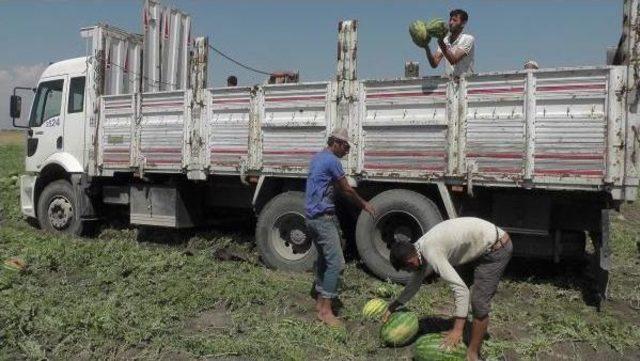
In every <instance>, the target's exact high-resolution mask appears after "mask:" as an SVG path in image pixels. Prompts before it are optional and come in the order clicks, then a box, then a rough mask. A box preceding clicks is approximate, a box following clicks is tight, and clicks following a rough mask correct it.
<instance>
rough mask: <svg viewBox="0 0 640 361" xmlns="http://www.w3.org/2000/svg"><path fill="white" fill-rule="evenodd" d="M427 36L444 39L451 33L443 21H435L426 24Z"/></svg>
mask: <svg viewBox="0 0 640 361" xmlns="http://www.w3.org/2000/svg"><path fill="white" fill-rule="evenodd" d="M426 29H427V34H428V35H429V36H432V37H434V38H438V39H443V38H444V37H445V36H447V33H449V29H448V28H447V24H446V23H445V22H444V20H442V19H433V20H430V21H429V22H428V23H426Z"/></svg>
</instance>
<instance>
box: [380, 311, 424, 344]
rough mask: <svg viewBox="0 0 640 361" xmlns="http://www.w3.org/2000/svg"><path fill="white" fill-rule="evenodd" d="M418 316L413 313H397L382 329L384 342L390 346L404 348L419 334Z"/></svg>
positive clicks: (390, 317)
mask: <svg viewBox="0 0 640 361" xmlns="http://www.w3.org/2000/svg"><path fill="white" fill-rule="evenodd" d="M418 328H419V325H418V316H416V314H415V313H413V312H396V313H393V314H392V315H391V316H389V319H388V320H387V322H386V323H385V324H384V325H382V327H381V328H380V337H381V338H382V341H383V342H384V343H385V344H387V345H389V346H404V345H407V344H408V343H410V342H411V340H412V339H413V338H414V337H415V336H416V334H417V333H418Z"/></svg>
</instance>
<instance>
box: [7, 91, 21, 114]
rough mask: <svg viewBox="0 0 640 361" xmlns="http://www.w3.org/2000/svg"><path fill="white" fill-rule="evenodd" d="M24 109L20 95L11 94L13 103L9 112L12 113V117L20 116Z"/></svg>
mask: <svg viewBox="0 0 640 361" xmlns="http://www.w3.org/2000/svg"><path fill="white" fill-rule="evenodd" d="M21 110H22V98H21V97H20V96H19V95H12V96H11V104H10V105H9V113H10V114H11V118H13V119H14V120H15V119H18V118H20V113H21Z"/></svg>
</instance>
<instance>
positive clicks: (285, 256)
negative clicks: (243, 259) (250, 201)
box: [256, 192, 317, 272]
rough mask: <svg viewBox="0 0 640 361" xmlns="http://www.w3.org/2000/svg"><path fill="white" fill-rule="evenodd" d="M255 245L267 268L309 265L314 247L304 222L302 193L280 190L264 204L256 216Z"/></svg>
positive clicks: (299, 268)
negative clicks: (278, 193) (282, 191)
mask: <svg viewBox="0 0 640 361" xmlns="http://www.w3.org/2000/svg"><path fill="white" fill-rule="evenodd" d="M256 245H257V247H258V250H259V252H260V257H261V258H262V261H263V262H264V263H265V264H266V265H267V267H269V268H274V269H279V270H285V271H298V272H299V271H308V270H310V269H312V268H313V263H314V262H315V260H316V258H317V251H316V249H315V247H313V245H312V242H311V237H309V233H308V232H307V229H306V226H305V217H304V193H302V192H286V193H282V194H280V195H278V196H276V197H275V198H273V199H272V200H271V201H269V203H267V204H266V205H265V207H264V208H263V209H262V211H261V212H260V215H259V216H258V224H257V225H256Z"/></svg>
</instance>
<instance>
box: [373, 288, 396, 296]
mask: <svg viewBox="0 0 640 361" xmlns="http://www.w3.org/2000/svg"><path fill="white" fill-rule="evenodd" d="M374 293H375V294H376V295H378V297H385V298H386V297H391V296H393V293H394V292H393V288H391V286H388V285H380V286H378V287H376V289H375V291H374Z"/></svg>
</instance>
